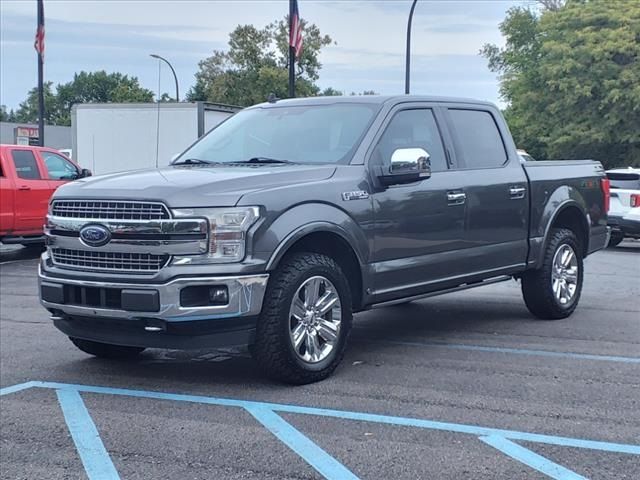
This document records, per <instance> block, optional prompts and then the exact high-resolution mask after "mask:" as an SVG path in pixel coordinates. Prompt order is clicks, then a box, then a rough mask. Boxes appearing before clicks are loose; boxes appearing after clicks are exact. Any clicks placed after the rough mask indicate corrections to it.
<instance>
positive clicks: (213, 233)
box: [172, 207, 260, 265]
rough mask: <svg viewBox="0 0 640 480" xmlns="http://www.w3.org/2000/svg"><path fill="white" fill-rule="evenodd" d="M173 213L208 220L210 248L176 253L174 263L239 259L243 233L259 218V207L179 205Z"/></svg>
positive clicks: (177, 215)
mask: <svg viewBox="0 0 640 480" xmlns="http://www.w3.org/2000/svg"><path fill="white" fill-rule="evenodd" d="M173 215H174V217H177V218H187V217H191V218H194V217H200V218H202V217H204V218H206V219H207V220H208V221H209V232H208V235H209V251H208V253H206V254H203V255H195V256H189V257H183V256H177V257H174V259H173V262H172V263H173V264H174V265H195V264H202V263H234V262H240V261H242V259H243V258H244V255H245V253H246V234H247V231H248V230H249V228H250V227H251V225H253V224H254V223H256V221H257V220H258V218H260V209H259V208H258V207H234V208H180V209H176V210H173Z"/></svg>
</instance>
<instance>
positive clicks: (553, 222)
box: [536, 200, 589, 268]
mask: <svg viewBox="0 0 640 480" xmlns="http://www.w3.org/2000/svg"><path fill="white" fill-rule="evenodd" d="M555 228H567V229H569V230H571V231H572V232H573V233H574V234H575V235H576V237H577V239H578V242H579V244H580V250H581V254H582V257H583V258H584V257H586V256H587V252H588V251H589V220H588V218H587V213H586V212H585V210H584V208H583V206H582V205H580V204H579V203H578V202H576V201H574V200H567V201H565V202H563V203H561V204H560V205H559V206H558V207H557V208H556V211H555V212H554V213H553V215H552V216H551V218H550V220H549V222H548V223H547V226H546V228H545V234H544V242H543V244H542V254H541V255H540V256H539V258H538V262H537V265H536V267H537V268H540V266H541V264H542V261H543V259H544V252H545V251H546V249H547V246H548V244H549V239H550V237H551V232H552V231H553V229H555Z"/></svg>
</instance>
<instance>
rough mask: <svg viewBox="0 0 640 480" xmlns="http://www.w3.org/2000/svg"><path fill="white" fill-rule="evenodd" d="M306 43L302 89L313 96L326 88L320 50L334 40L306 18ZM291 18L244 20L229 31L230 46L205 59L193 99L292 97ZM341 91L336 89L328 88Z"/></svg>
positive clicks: (300, 64) (299, 66)
mask: <svg viewBox="0 0 640 480" xmlns="http://www.w3.org/2000/svg"><path fill="white" fill-rule="evenodd" d="M301 24H302V29H303V32H304V48H303V50H302V53H301V55H300V58H299V59H298V60H297V62H296V94H297V95H298V96H312V95H317V94H318V93H319V92H320V88H319V87H318V86H317V85H316V84H315V82H316V81H317V80H318V76H319V71H320V69H321V68H322V65H321V63H320V61H319V59H318V55H319V53H320V51H321V50H322V48H323V47H325V46H327V45H330V44H331V43H332V40H331V37H329V36H328V35H322V34H321V33H320V30H319V29H318V27H316V26H315V25H313V24H309V23H307V22H306V21H305V20H301ZM288 50H289V33H288V20H287V18H285V19H284V20H280V21H279V22H275V23H272V24H270V25H267V26H266V27H264V28H262V29H258V28H256V27H254V26H253V25H239V26H238V27H236V29H235V30H234V31H233V32H231V34H230V35H229V48H228V50H226V51H222V50H215V51H214V52H213V55H211V56H210V57H208V58H206V59H204V60H202V61H201V62H200V63H199V70H198V72H197V73H196V84H195V85H194V86H193V87H192V88H191V90H190V91H189V93H188V94H187V99H188V100H190V101H194V100H208V101H213V102H219V103H226V104H231V105H240V106H248V105H253V104H255V103H260V102H264V101H265V100H266V99H267V97H268V96H269V94H271V93H273V94H275V96H276V97H278V98H286V97H287V96H288V70H287V66H288ZM325 91H327V92H328V93H329V94H332V95H333V94H335V92H336V90H333V89H330V90H325Z"/></svg>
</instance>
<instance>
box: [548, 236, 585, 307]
mask: <svg viewBox="0 0 640 480" xmlns="http://www.w3.org/2000/svg"><path fill="white" fill-rule="evenodd" d="M578 269H579V266H578V259H577V257H576V252H575V251H574V250H573V248H571V246H569V245H567V244H564V245H561V246H560V248H559V249H558V251H557V252H556V253H555V255H554V256H553V266H552V271H551V287H552V288H553V294H554V296H555V297H556V300H557V301H558V303H559V304H560V305H567V304H569V303H571V300H573V298H574V296H575V294H576V291H577V289H578V273H579V272H578Z"/></svg>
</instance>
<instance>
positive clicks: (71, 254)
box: [51, 248, 169, 273]
mask: <svg viewBox="0 0 640 480" xmlns="http://www.w3.org/2000/svg"><path fill="white" fill-rule="evenodd" d="M51 258H52V260H53V263H54V264H56V265H59V266H61V267H64V268H77V269H82V270H95V271H101V272H102V271H110V272H121V273H156V272H157V271H158V270H160V269H161V268H162V267H164V266H165V265H166V264H167V262H168V261H169V255H153V254H151V253H114V252H92V251H87V250H71V249H67V248H52V249H51Z"/></svg>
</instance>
